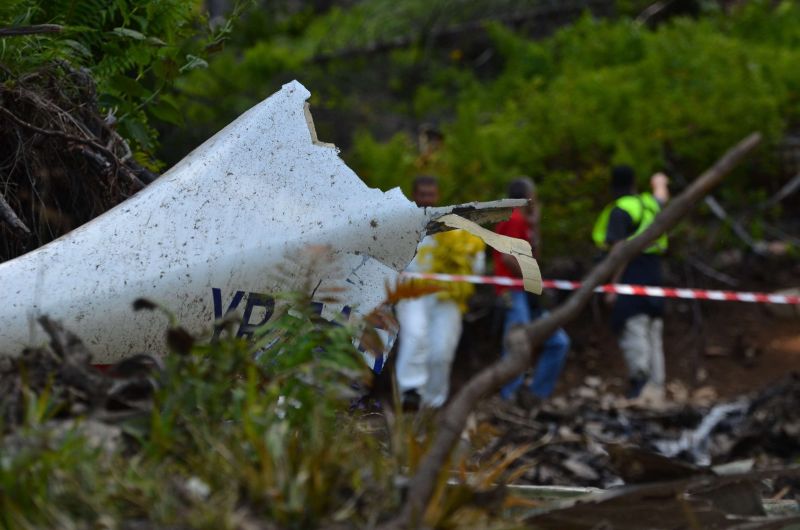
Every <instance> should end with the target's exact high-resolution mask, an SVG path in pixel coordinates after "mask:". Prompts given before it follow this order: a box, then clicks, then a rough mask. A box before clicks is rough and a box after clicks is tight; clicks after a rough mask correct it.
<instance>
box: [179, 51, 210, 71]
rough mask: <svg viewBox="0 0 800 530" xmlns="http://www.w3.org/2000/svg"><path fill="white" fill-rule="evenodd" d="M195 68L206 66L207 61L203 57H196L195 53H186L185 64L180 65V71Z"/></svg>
mask: <svg viewBox="0 0 800 530" xmlns="http://www.w3.org/2000/svg"><path fill="white" fill-rule="evenodd" d="M195 68H208V62H206V60H205V59H201V58H200V57H197V56H196V55H192V54H188V55H186V64H184V65H183V66H181V69H180V72H181V73H184V72H188V71H189V70H194V69H195Z"/></svg>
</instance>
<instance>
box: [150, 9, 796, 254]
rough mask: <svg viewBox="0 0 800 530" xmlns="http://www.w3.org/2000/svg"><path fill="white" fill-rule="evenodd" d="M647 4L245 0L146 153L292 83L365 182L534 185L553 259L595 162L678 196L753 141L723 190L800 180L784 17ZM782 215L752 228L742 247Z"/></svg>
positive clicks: (590, 188)
mask: <svg viewBox="0 0 800 530" xmlns="http://www.w3.org/2000/svg"><path fill="white" fill-rule="evenodd" d="M651 4H652V2H647V1H644V2H642V1H624V2H623V1H616V2H614V1H566V2H553V1H546V0H528V1H525V2H511V1H506V0H477V1H466V0H406V1H404V2H394V1H390V0H372V1H368V2H358V1H350V2H331V1H317V2H296V1H289V0H286V1H277V2H276V1H271V2H256V3H255V4H254V5H252V6H250V9H249V10H248V11H246V13H245V14H244V15H243V16H242V17H241V19H240V20H239V22H238V24H237V29H236V31H234V32H233V35H232V38H231V40H230V42H229V44H228V46H227V47H226V49H225V50H224V51H223V52H222V53H219V54H217V55H216V56H215V57H213V58H212V59H211V60H210V61H209V64H208V68H205V69H198V70H194V71H192V72H190V73H188V75H186V76H183V77H181V78H180V79H178V81H177V86H178V88H179V93H178V95H176V97H175V100H174V101H175V106H176V107H177V108H178V109H180V112H181V115H182V116H183V120H184V126H183V127H180V128H177V129H175V128H172V129H170V128H163V134H162V139H163V145H162V149H161V150H160V151H159V156H160V158H161V159H163V160H165V161H167V162H169V163H173V162H176V161H177V160H178V159H180V157H181V156H183V155H184V154H185V153H186V152H188V151H189V150H190V149H191V148H193V147H195V146H196V145H198V144H199V143H201V142H202V141H203V140H204V139H205V138H208V137H209V136H210V135H211V134H213V133H214V132H215V131H217V130H218V129H220V128H221V127H223V126H224V125H225V124H227V123H228V122H229V121H230V120H231V119H233V118H234V117H235V116H236V115H238V114H239V113H241V112H242V111H244V110H245V109H247V108H249V107H250V106H252V105H253V104H254V103H256V102H257V101H259V100H261V99H262V98H264V97H266V96H267V95H269V94H271V93H272V92H274V91H275V90H277V89H278V88H279V87H280V85H281V84H282V83H285V82H287V81H289V80H291V79H295V78H296V79H298V80H300V81H301V82H302V83H304V84H305V85H306V87H307V88H309V89H310V90H311V92H312V94H313V96H312V100H311V104H312V112H313V113H314V117H315V122H316V126H317V131H318V134H319V137H320V138H321V139H324V140H325V141H331V142H334V143H336V145H337V146H339V147H340V148H341V149H342V155H343V157H344V158H345V160H346V161H347V162H348V163H349V164H350V165H351V167H352V168H353V169H354V170H355V171H356V172H357V173H358V174H359V175H361V176H362V177H363V178H364V179H365V180H366V181H367V182H368V183H369V184H370V185H373V186H377V187H380V188H382V189H388V188H391V187H394V186H398V185H399V186H401V187H402V188H403V189H404V191H405V192H406V193H407V194H408V193H409V192H410V189H409V185H410V182H411V179H412V178H413V176H414V175H415V174H418V173H420V172H424V173H432V174H435V175H437V176H439V177H440V178H441V180H442V185H443V191H444V197H443V199H444V200H445V201H446V202H461V201H470V200H488V199H494V198H499V197H502V196H503V195H504V191H505V185H506V183H507V182H508V181H509V180H510V179H512V178H513V177H515V176H517V175H520V174H526V175H530V176H532V177H533V178H534V179H535V180H536V182H537V183H538V186H539V196H540V197H541V199H542V201H543V203H544V205H545V206H544V217H543V230H544V240H545V243H546V245H547V247H546V255H548V256H549V257H553V256H557V255H566V254H575V253H581V252H582V250H583V249H584V248H587V247H588V245H589V241H588V232H589V227H590V226H591V223H592V222H593V220H594V217H595V215H596V213H597V212H598V211H599V209H600V208H601V207H602V205H603V204H604V203H605V202H606V201H607V200H609V196H608V194H607V192H606V191H607V179H608V172H609V167H610V166H611V165H613V164H617V163H627V164H631V165H633V166H634V167H635V168H636V170H637V172H638V176H639V178H640V181H641V182H640V184H641V185H642V186H646V182H647V179H648V177H649V175H650V174H651V173H652V172H655V171H658V170H664V171H666V172H667V173H669V174H670V175H671V176H672V177H673V185H674V188H676V189H677V188H680V187H681V185H682V183H683V179H691V178H693V177H694V176H696V175H697V174H699V172H701V171H702V170H703V169H704V168H705V167H707V166H708V165H710V164H711V163H712V162H713V161H714V160H715V159H716V157H718V156H719V155H720V154H721V153H722V152H723V151H724V150H725V149H726V148H727V147H728V146H729V145H731V144H732V143H734V142H736V141H737V140H738V139H740V138H741V137H743V136H745V135H746V134H747V133H749V132H750V131H753V130H761V131H762V132H764V133H765V134H766V135H767V138H768V142H767V144H766V147H764V148H762V149H761V151H760V156H759V157H758V158H757V159H755V160H752V161H751V162H750V164H749V165H747V166H745V167H743V168H742V169H740V170H739V172H738V174H737V175H736V176H734V177H733V179H732V180H731V181H730V182H729V183H728V184H726V185H725V186H724V188H723V190H722V191H721V192H720V193H721V195H720V197H722V198H723V199H724V200H723V202H724V204H726V206H728V207H729V208H732V209H734V210H736V211H742V210H747V209H748V208H753V207H754V205H755V204H757V203H759V202H760V201H762V200H764V199H765V198H766V197H767V196H769V194H770V193H772V192H774V191H775V190H777V189H778V188H779V187H780V185H781V184H782V183H783V182H784V181H785V180H786V179H787V178H788V177H789V176H791V175H792V174H794V172H796V171H797V170H800V167H798V165H797V162H796V158H795V157H793V156H792V152H791V149H789V148H788V147H787V146H786V142H787V138H788V139H791V138H792V135H793V134H796V133H797V132H798V117H800V105H798V98H799V97H800V68H797V64H800V51H799V50H798V44H799V43H800V6H798V4H797V3H795V2H789V1H783V2H775V1H758V0H756V1H749V2H701V1H697V2H666V3H661V4H665V5H666V7H664V5H662V7H664V9H662V10H661V11H655V12H654V11H653V9H652V7H653V6H652V5H651ZM648 8H650V9H648ZM787 153H788V154H787ZM784 213H785V212H782V211H781V210H780V209H779V208H778V209H775V208H773V209H772V211H768V212H760V214H759V216H758V219H757V220H753V221H752V223H751V224H752V226H749V227H748V228H749V229H751V230H752V231H753V232H754V233H755V234H756V236H758V235H759V233H758V232H759V227H760V223H762V222H764V220H765V219H766V220H767V221H770V220H771V219H777V218H780V217H781V216H782V215H783V214H784ZM723 235H724V234H723ZM724 239H725V244H726V245H731V244H732V245H736V244H737V243H736V241H735V240H732V239H729V238H724Z"/></svg>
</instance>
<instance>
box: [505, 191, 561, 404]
mask: <svg viewBox="0 0 800 530" xmlns="http://www.w3.org/2000/svg"><path fill="white" fill-rule="evenodd" d="M508 196H509V198H511V199H528V200H529V201H530V202H529V204H528V206H527V207H525V208H517V209H515V210H514V212H513V213H512V214H511V217H510V218H509V219H508V220H507V221H503V222H501V223H499V224H498V225H497V227H496V228H495V232H497V233H498V234H501V235H504V236H509V237H515V238H518V239H524V240H526V241H529V242H530V243H531V247H532V249H533V255H534V257H538V254H539V247H540V242H539V216H540V213H539V212H540V210H539V205H538V203H537V202H536V188H535V186H534V184H533V181H531V179H529V178H527V177H523V178H518V179H516V180H514V181H513V182H511V183H510V184H509V186H508ZM493 257H494V273H495V275H496V276H505V277H510V278H519V277H521V272H520V269H519V265H518V264H517V262H516V260H515V259H514V258H512V257H511V256H508V255H506V254H501V253H500V252H497V251H494V253H493ZM496 291H497V295H498V297H501V298H502V301H503V305H504V306H505V308H506V313H505V322H504V326H503V335H505V334H506V333H508V330H509V329H510V328H511V327H512V326H515V325H524V324H528V323H530V322H532V321H533V320H535V319H537V318H539V317H541V316H542V315H543V314H544V311H543V310H542V308H541V306H540V305H539V300H538V297H534V296H532V295H531V296H528V293H526V292H525V291H524V290H523V289H522V287H499V286H498V287H497V288H496ZM569 347H570V340H569V336H568V335H567V334H566V332H565V331H564V330H563V329H558V330H556V332H555V333H553V334H552V335H551V336H550V337H548V339H547V340H546V341H545V342H544V344H543V345H542V351H541V353H540V355H539V358H538V360H537V362H536V369H535V371H534V374H533V381H532V382H531V384H530V386H529V387H528V391H530V392H531V393H532V394H533V395H534V396H536V397H537V398H540V399H544V398H547V397H549V396H550V395H551V394H552V393H553V390H555V386H556V382H557V381H558V378H559V376H560V375H561V370H562V369H563V368H564V363H565V361H566V359H567V352H568V351H569ZM505 354H506V351H505V348H504V349H503V355H505ZM523 382H524V377H523V375H520V376H518V377H517V378H516V379H514V380H513V381H511V382H510V383H508V384H507V385H506V386H505V387H503V389H502V390H501V391H500V395H501V396H502V397H503V398H504V399H510V398H512V397H513V396H514V395H515V394H516V393H517V392H518V391H519V390H520V387H522V385H523Z"/></svg>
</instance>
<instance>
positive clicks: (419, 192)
mask: <svg viewBox="0 0 800 530" xmlns="http://www.w3.org/2000/svg"><path fill="white" fill-rule="evenodd" d="M411 198H412V199H414V202H415V203H417V206H436V204H437V203H438V202H439V181H438V180H436V177H431V176H430V175H420V176H418V177H417V178H415V179H414V185H413V188H412V190H411Z"/></svg>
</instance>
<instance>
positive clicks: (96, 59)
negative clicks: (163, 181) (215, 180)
mask: <svg viewBox="0 0 800 530" xmlns="http://www.w3.org/2000/svg"><path fill="white" fill-rule="evenodd" d="M201 6H202V2H200V1H186V0H162V1H159V2H152V1H149V0H115V1H113V2H111V1H106V0H8V1H4V2H2V5H0V27H23V28H29V27H31V26H38V25H45V24H46V25H53V26H56V27H55V28H53V30H52V31H45V32H33V33H32V34H30V35H27V36H14V37H7V38H3V39H2V41H1V42H2V46H0V65H2V68H0V84H4V85H6V86H7V87H12V86H13V85H14V84H15V83H17V82H19V80H20V79H21V78H22V79H25V77H27V76H30V75H31V74H32V73H35V72H39V71H41V70H43V69H48V70H49V71H51V72H55V73H56V74H57V77H56V82H58V83H60V84H61V85H63V88H64V90H67V89H68V88H70V87H71V85H72V83H74V80H73V79H72V78H71V76H70V72H71V71H73V70H78V69H80V68H88V69H89V71H90V72H91V76H92V78H93V80H94V82H95V83H96V85H97V101H96V103H97V104H98V105H99V107H100V110H101V111H102V112H103V114H106V113H111V114H112V115H114V116H115V123H116V125H117V128H118V130H119V132H120V133H121V134H122V135H123V136H124V137H125V138H126V139H127V140H128V142H129V143H131V145H132V147H133V148H134V149H135V150H137V151H138V152H139V157H140V158H141V159H142V161H143V162H151V163H153V164H154V165H155V166H156V167H159V166H160V164H158V163H157V161H155V159H153V158H151V156H152V154H153V152H154V150H155V149H156V147H157V146H158V143H157V133H156V131H155V129H154V128H153V126H152V124H151V122H153V121H154V120H155V121H159V122H161V123H169V124H172V125H175V126H182V125H183V117H182V113H181V111H180V110H179V109H178V108H177V107H176V106H175V101H174V98H173V95H172V93H171V89H172V86H173V84H174V82H175V81H176V80H177V79H178V78H179V77H180V76H181V75H184V74H186V73H188V72H189V71H191V70H194V69H196V68H202V67H205V66H207V64H208V63H207V62H206V60H207V59H208V57H209V55H210V54H211V53H212V52H214V51H216V50H218V49H220V48H221V47H222V45H223V43H224V41H225V39H226V38H227V36H228V35H229V33H230V32H231V29H232V23H231V22H228V23H226V24H223V25H221V26H220V27H218V28H216V29H212V28H211V27H209V26H208V22H207V20H206V18H205V16H204V14H203V10H202V9H201ZM239 10H240V8H238V7H237V9H236V12H235V13H234V17H235V16H236V14H237V13H238V12H239ZM59 65H60V66H61V68H58V67H59ZM72 77H74V76H72Z"/></svg>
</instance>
